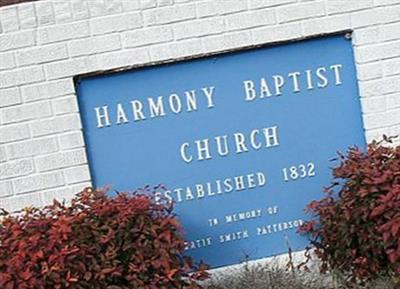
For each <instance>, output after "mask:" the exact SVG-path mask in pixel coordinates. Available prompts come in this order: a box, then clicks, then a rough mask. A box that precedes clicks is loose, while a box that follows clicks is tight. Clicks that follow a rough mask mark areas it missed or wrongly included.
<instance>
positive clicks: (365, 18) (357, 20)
mask: <svg viewBox="0 0 400 289" xmlns="http://www.w3.org/2000/svg"><path fill="white" fill-rule="evenodd" d="M384 17H385V15H384V14H383V13H381V10H379V11H376V10H364V11H360V12H355V13H352V14H351V24H352V27H354V28H359V27H366V26H371V25H376V24H379V23H381V22H382V21H383V18H384Z"/></svg>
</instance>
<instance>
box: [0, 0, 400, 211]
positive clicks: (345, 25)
mask: <svg viewBox="0 0 400 289" xmlns="http://www.w3.org/2000/svg"><path fill="white" fill-rule="evenodd" d="M347 29H351V30H354V35H353V44H354V50H355V55H356V64H357V74H358V75H357V77H358V80H359V87H360V96H361V104H362V110H363V118H364V125H365V129H366V136H367V139H368V140H369V141H370V140H371V139H373V138H379V137H380V136H381V135H382V134H383V133H386V134H389V135H394V134H400V0H351V1H350V0H308V1H304V0H106V1H104V0H63V1H59V0H41V1H38V2H32V3H24V4H19V5H13V6H7V7H3V8H0V207H5V208H6V209H9V210H11V211H14V210H18V209H20V208H21V207H23V206H27V205H42V204H44V203H48V202H49V201H50V200H51V199H52V198H53V197H58V198H67V199H68V198H70V197H71V196H72V195H73V193H74V192H76V191H78V190H79V189H80V188H82V187H84V186H86V185H88V184H90V174H89V168H88V165H87V157H86V155H85V149H84V141H83V135H82V131H81V128H82V125H81V122H80V116H79V113H78V106H77V99H76V95H75V89H74V85H73V81H72V77H73V76H74V75H77V74H82V73H86V72H93V71H97V70H104V69H112V68H119V67H125V66H130V65H138V64H146V63H150V62H153V61H165V60H171V59H178V58H182V57H187V56H192V55H193V56H194V55H197V56H198V55H204V54H207V53H211V52H212V53H214V52H218V51H225V50H228V49H237V48H240V47H244V46H249V45H258V44H264V43H269V42H276V41H284V40H291V39H298V38H302V37H308V36H313V35H317V34H322V33H332V32H337V31H342V30H347Z"/></svg>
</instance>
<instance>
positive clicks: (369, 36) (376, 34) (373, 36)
mask: <svg viewBox="0 0 400 289" xmlns="http://www.w3.org/2000/svg"><path fill="white" fill-rule="evenodd" d="M380 35H381V32H380V28H379V27H378V26H373V27H367V28H361V29H357V30H356V31H355V32H354V33H353V43H354V44H355V45H357V46H360V45H366V44H373V43H377V42H379V40H380Z"/></svg>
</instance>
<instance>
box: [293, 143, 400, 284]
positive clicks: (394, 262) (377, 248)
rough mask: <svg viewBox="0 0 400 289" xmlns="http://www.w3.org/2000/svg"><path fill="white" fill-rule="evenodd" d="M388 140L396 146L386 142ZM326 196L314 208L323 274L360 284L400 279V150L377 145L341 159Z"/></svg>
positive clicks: (313, 229) (312, 231) (313, 230)
mask: <svg viewBox="0 0 400 289" xmlns="http://www.w3.org/2000/svg"><path fill="white" fill-rule="evenodd" d="M385 140H386V141H389V142H390V141H391V139H388V138H386V137H385ZM338 160H339V161H340V164H339V165H338V166H337V167H336V168H334V169H333V176H334V180H333V183H332V185H331V186H330V187H329V188H326V189H325V192H326V196H325V197H324V198H323V199H322V200H319V201H313V202H311V203H310V204H309V206H308V211H309V212H311V213H312V214H313V216H314V218H313V219H312V220H311V221H308V222H306V223H305V224H304V225H303V226H302V228H301V229H300V232H303V233H307V234H309V235H310V236H311V243H312V245H313V246H314V248H315V252H316V255H317V256H318V257H319V258H320V260H321V261H322V271H326V270H339V271H340V272H343V273H346V274H348V276H349V278H350V279H352V280H353V281H354V280H359V281H360V280H361V281H362V280H368V279H372V278H376V277H377V276H382V275H383V276H395V277H399V276H400V147H399V146H398V147H392V146H385V145H383V144H382V143H381V142H375V141H374V142H373V143H372V144H370V145H369V146H368V149H367V151H362V150H360V149H358V148H351V149H350V150H349V152H348V154H347V155H346V156H344V155H340V154H339V158H338Z"/></svg>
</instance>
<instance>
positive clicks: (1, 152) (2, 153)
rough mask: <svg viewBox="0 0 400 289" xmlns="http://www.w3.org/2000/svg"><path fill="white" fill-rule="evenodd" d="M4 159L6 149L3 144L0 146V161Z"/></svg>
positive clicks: (5, 157) (2, 161) (5, 158)
mask: <svg viewBox="0 0 400 289" xmlns="http://www.w3.org/2000/svg"><path fill="white" fill-rule="evenodd" d="M6 160H7V156H6V149H5V148H4V146H0V163H4V162H5V161H6Z"/></svg>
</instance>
